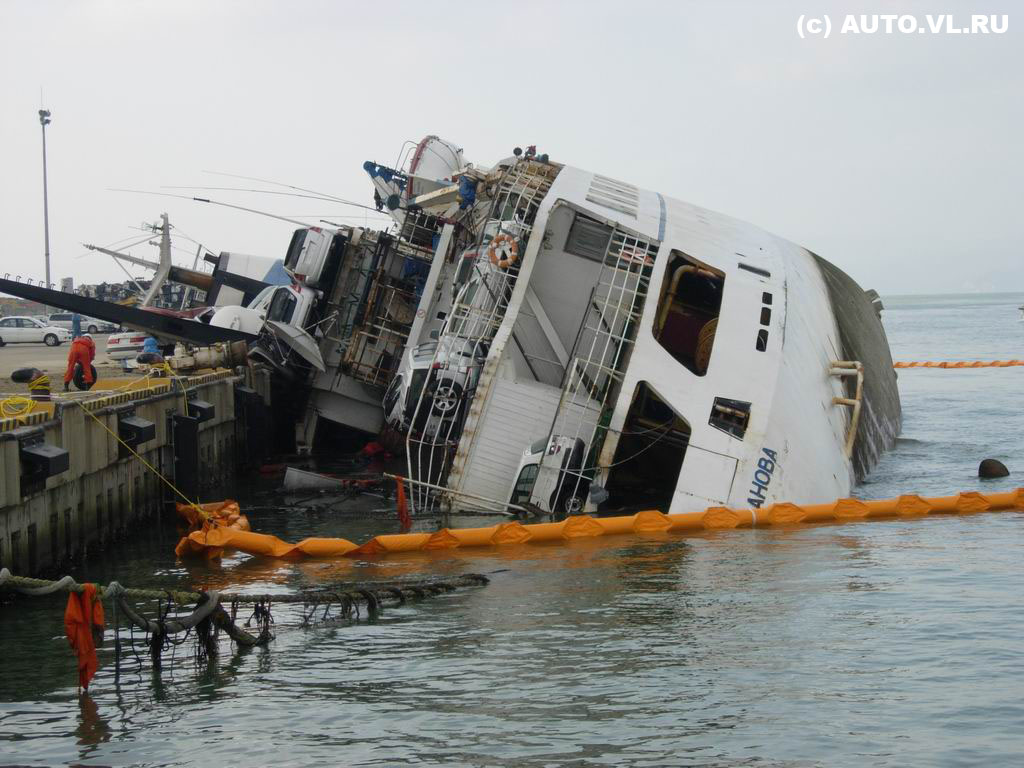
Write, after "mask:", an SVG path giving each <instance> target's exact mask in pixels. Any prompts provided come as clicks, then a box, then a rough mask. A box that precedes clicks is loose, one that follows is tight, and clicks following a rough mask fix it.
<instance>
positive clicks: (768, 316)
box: [761, 307, 772, 325]
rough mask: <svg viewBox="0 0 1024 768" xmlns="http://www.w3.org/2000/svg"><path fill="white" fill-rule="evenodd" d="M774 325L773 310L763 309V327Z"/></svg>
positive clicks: (769, 308)
mask: <svg viewBox="0 0 1024 768" xmlns="http://www.w3.org/2000/svg"><path fill="white" fill-rule="evenodd" d="M771 323H772V308H771V307H761V325H771Z"/></svg>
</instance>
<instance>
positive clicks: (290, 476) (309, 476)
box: [282, 467, 346, 491]
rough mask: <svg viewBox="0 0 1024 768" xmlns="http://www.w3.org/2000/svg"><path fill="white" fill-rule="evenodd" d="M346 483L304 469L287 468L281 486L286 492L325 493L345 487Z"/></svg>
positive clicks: (336, 478)
mask: <svg viewBox="0 0 1024 768" xmlns="http://www.w3.org/2000/svg"><path fill="white" fill-rule="evenodd" d="M345 485H346V481H345V480H344V479H342V478H340V477H332V476H331V475H322V474H320V473H318V472H309V471H308V470H305V469H297V468H295V467H288V468H287V469H286V470H285V472H284V480H283V481H282V486H283V487H284V489H285V490H286V491H325V490H334V489H339V488H342V487H345Z"/></svg>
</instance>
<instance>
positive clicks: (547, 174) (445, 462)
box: [406, 159, 560, 514]
mask: <svg viewBox="0 0 1024 768" xmlns="http://www.w3.org/2000/svg"><path fill="white" fill-rule="evenodd" d="M559 168H560V166H554V165H549V164H546V163H540V162H537V161H535V160H532V159H520V160H518V161H516V162H515V163H514V164H513V165H512V166H511V167H509V168H508V170H507V171H506V172H505V174H504V176H503V177H502V178H501V180H500V181H499V183H498V190H497V193H496V194H495V196H494V198H493V199H492V201H491V205H490V206H488V207H487V208H486V209H485V210H487V213H486V214H485V215H481V214H480V213H478V212H477V211H475V210H473V209H470V211H469V213H468V215H469V217H471V218H473V219H474V220H473V221H472V222H471V223H470V226H471V227H472V228H474V229H475V230H476V231H477V232H478V235H477V242H476V247H475V249H476V252H477V254H478V255H477V261H476V263H475V264H474V266H473V272H474V275H475V277H476V279H477V286H478V287H477V289H476V290H475V292H474V293H475V295H470V293H469V290H468V286H469V284H468V283H467V286H466V287H464V288H463V290H462V292H460V294H459V296H458V297H457V298H456V301H455V303H454V304H453V305H452V308H451V310H450V312H449V313H448V316H447V317H446V318H445V322H444V325H443V326H442V328H441V332H440V334H439V342H440V343H439V344H438V345H437V348H436V349H435V351H434V356H433V359H432V360H431V364H430V368H429V373H428V378H427V381H426V382H425V383H424V385H423V387H422V389H421V391H420V395H419V400H418V402H417V403H416V408H415V411H414V412H413V415H412V416H411V418H410V423H411V427H410V429H409V432H408V434H407V436H406V457H407V461H408V480H409V483H410V494H409V502H410V507H411V508H412V510H415V511H416V512H418V513H421V514H430V513H432V512H433V511H434V509H435V508H436V505H437V502H438V493H439V492H438V491H437V490H436V488H433V487H432V486H438V487H446V482H447V478H448V474H449V472H450V471H451V468H452V463H453V462H454V460H455V455H456V449H457V447H458V443H459V440H460V438H461V436H462V427H463V423H464V421H465V419H466V416H467V414H468V411H469V406H470V404H471V402H472V399H473V396H474V394H475V391H476V389H477V388H478V386H479V385H480V383H481V382H480V381H477V380H474V379H475V377H476V376H478V375H479V376H482V375H483V374H482V372H480V370H479V367H481V362H480V361H482V360H483V359H484V358H486V357H487V356H488V355H489V354H490V353H491V352H492V350H491V348H490V346H491V341H492V340H493V338H494V335H495V334H496V333H497V331H498V328H499V327H500V326H501V324H502V322H503V321H504V319H505V314H506V312H507V310H508V303H509V299H510V298H511V296H512V291H513V289H514V288H515V284H516V281H517V279H518V277H519V271H520V269H521V267H522V259H523V257H524V256H525V254H526V248H527V243H528V242H529V238H530V235H531V234H532V232H533V225H534V221H535V219H536V216H537V212H538V210H539V208H540V204H541V201H542V200H543V199H544V197H545V196H546V195H547V193H548V191H549V190H550V189H551V184H552V183H553V182H554V180H555V177H556V176H557V174H558V170H559ZM498 234H505V235H511V236H512V237H514V238H515V239H516V241H517V245H518V249H519V258H518V259H517V260H516V261H515V262H514V263H512V264H510V265H509V266H507V267H506V268H503V269H499V268H497V267H494V266H492V265H491V264H490V262H489V260H488V259H487V256H486V245H487V244H488V243H489V242H490V240H491V239H493V238H494V237H496V236H497V235H498ZM480 291H485V292H486V293H487V294H489V296H488V298H489V300H483V301H482V300H481V294H480ZM512 343H513V344H515V343H517V340H516V339H515V337H514V335H513V338H512ZM453 345H454V348H456V349H457V350H458V352H459V354H461V355H463V356H464V357H465V358H466V359H467V360H468V361H469V365H468V366H465V368H466V369H467V370H465V371H462V370H460V369H456V370H455V371H454V372H453V370H452V368H451V367H449V362H450V360H448V359H444V360H440V359H439V355H440V354H442V353H443V354H448V355H450V354H451V351H452V349H453ZM493 352H494V353H495V354H501V352H500V350H493ZM440 493H441V494H442V495H443V494H444V493H445V491H441V492H440Z"/></svg>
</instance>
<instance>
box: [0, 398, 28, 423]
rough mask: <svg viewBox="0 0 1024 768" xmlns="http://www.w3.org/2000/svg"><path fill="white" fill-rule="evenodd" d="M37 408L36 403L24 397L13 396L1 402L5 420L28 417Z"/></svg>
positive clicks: (0, 407) (0, 408) (1, 412)
mask: <svg viewBox="0 0 1024 768" xmlns="http://www.w3.org/2000/svg"><path fill="white" fill-rule="evenodd" d="M35 407H36V401H35V400H33V399H32V398H30V397H25V396H24V395H12V396H11V397H6V398H4V399H3V400H0V415H3V417H4V418H5V419H19V418H21V417H23V416H28V414H30V413H31V412H32V409H33V408H35Z"/></svg>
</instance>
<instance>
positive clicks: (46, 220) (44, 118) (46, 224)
mask: <svg viewBox="0 0 1024 768" xmlns="http://www.w3.org/2000/svg"><path fill="white" fill-rule="evenodd" d="M39 124H40V125H41V126H43V236H44V237H45V238H46V287H47V288H49V287H50V205H49V201H48V200H47V194H46V192H47V190H46V126H48V125H49V124H50V110H48V109H40V110H39Z"/></svg>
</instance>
